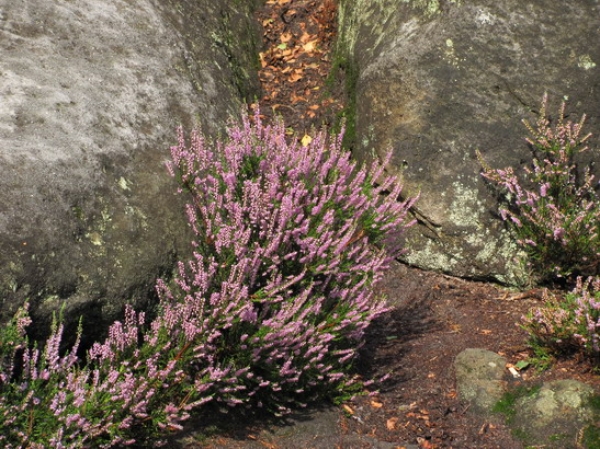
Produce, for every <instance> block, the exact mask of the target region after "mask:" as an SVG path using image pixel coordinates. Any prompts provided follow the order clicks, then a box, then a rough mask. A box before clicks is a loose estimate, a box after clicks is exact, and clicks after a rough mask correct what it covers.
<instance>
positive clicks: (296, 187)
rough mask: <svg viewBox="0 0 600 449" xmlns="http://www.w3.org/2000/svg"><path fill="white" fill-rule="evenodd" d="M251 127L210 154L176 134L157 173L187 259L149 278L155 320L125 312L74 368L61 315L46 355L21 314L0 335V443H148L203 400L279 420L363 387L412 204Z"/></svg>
mask: <svg viewBox="0 0 600 449" xmlns="http://www.w3.org/2000/svg"><path fill="white" fill-rule="evenodd" d="M254 121H255V122H254V125H251V123H250V119H249V118H248V117H245V118H244V120H243V126H241V127H232V128H231V129H230V130H229V135H228V138H227V139H225V140H224V141H218V142H217V143H216V144H214V145H209V144H207V143H206V141H205V138H204V137H203V136H202V135H201V134H199V133H192V136H191V141H190V143H189V145H188V144H186V142H185V137H184V134H183V132H182V131H180V133H179V143H178V145H177V146H175V147H173V148H172V151H171V153H172V159H173V160H172V161H171V162H170V163H169V164H168V168H169V171H170V173H171V174H172V175H173V176H177V178H178V179H179V181H180V182H181V192H184V191H185V192H186V194H188V195H189V198H190V199H191V202H190V204H189V205H188V207H187V219H188V221H189V223H190V226H191V227H192V229H193V231H194V234H195V238H194V241H193V256H192V258H191V260H188V261H184V262H179V264H178V266H177V269H176V275H175V278H174V279H173V281H172V282H169V283H167V282H165V281H163V280H158V281H157V291H158V293H159V297H160V303H159V313H158V315H157V316H156V318H154V319H153V320H151V321H150V322H148V323H147V322H146V316H145V314H144V313H143V312H135V311H134V310H133V309H132V308H131V307H127V308H126V310H125V315H124V319H123V320H122V321H116V322H115V323H113V325H112V326H111V327H110V329H109V331H108V336H107V338H106V339H105V340H104V341H103V342H99V343H96V344H94V345H93V346H92V347H91V348H90V349H89V350H88V351H87V353H86V357H85V358H84V359H79V358H78V357H77V351H78V345H79V338H77V341H76V343H75V345H74V346H73V347H72V348H71V349H70V350H69V351H66V352H64V351H61V350H60V348H61V341H62V334H63V330H64V328H63V326H62V324H61V320H60V319H57V320H55V322H54V325H53V328H52V332H51V335H50V337H49V339H48V340H47V341H46V342H45V344H44V346H43V348H38V347H37V345H35V344H34V345H32V344H30V342H29V341H28V339H27V337H26V327H27V326H28V325H29V324H30V323H31V320H30V318H29V316H28V313H27V308H26V307H25V308H23V309H21V310H19V311H18V313H17V315H16V316H15V318H14V319H13V321H12V322H11V323H9V324H8V325H7V326H4V327H2V328H0V362H1V364H0V443H1V444H2V445H3V447H6V448H84V447H85V448H88V447H90V448H91V447H101V448H108V447H114V446H127V445H132V444H134V443H135V444H138V445H139V444H142V445H143V446H144V447H148V446H150V445H157V444H159V443H160V441H159V440H157V439H156V438H157V437H158V435H160V434H161V432H165V431H169V430H178V429H181V426H182V423H183V422H184V421H185V420H186V419H187V418H188V417H189V416H190V413H191V412H192V410H194V409H198V408H200V407H201V406H202V405H204V404H206V403H208V402H211V401H212V402H216V403H219V404H223V405H226V406H232V407H233V406H237V405H245V406H258V407H261V406H264V407H266V408H267V409H268V410H271V411H274V412H277V413H281V412H286V411H288V410H289V408H290V407H291V406H294V405H296V406H297V405H304V404H305V403H306V402H307V401H309V400H313V399H317V398H324V397H328V398H336V397H342V396H344V395H346V394H351V393H352V392H354V391H355V390H356V389H357V388H359V387H360V382H358V380H357V379H356V378H353V377H352V376H351V375H350V369H351V366H352V361H353V360H354V358H355V357H356V354H357V351H358V349H359V348H360V346H361V343H362V337H363V335H364V332H365V329H366V328H367V326H368V325H369V323H370V322H371V321H372V320H373V319H374V318H375V317H377V316H378V315H379V314H381V313H382V312H383V311H384V310H385V303H384V299H383V298H381V297H376V296H374V294H373V285H374V284H375V283H376V282H377V281H378V280H379V279H380V277H381V275H382V272H383V270H384V269H385V268H386V265H387V263H388V261H389V260H390V258H391V257H393V256H394V255H396V254H398V252H399V251H400V248H399V247H398V245H397V243H395V242H397V241H398V240H397V235H396V234H398V233H401V232H402V231H403V230H404V228H406V227H407V226H409V225H410V224H411V223H408V222H407V221H406V215H407V212H408V209H409V208H410V206H411V205H412V204H413V202H414V201H415V199H406V200H403V201H402V200H399V196H400V193H401V187H400V185H399V184H398V183H397V182H396V180H395V179H394V178H392V177H385V176H383V167H384V165H385V163H386V162H387V161H383V162H382V163H374V164H373V165H372V166H370V167H362V166H361V167H359V166H358V165H357V164H356V163H355V162H352V161H351V159H350V157H349V154H348V153H346V152H344V151H342V149H341V143H340V142H341V136H338V137H337V138H334V139H331V140H328V139H327V137H326V136H325V135H324V134H323V135H320V136H315V139H314V140H313V141H312V142H311V143H310V144H308V145H299V144H298V143H296V142H294V143H291V144H290V143H287V142H286V136H285V130H284V128H283V125H281V124H279V125H275V126H273V127H265V126H263V125H262V123H261V122H260V119H259V116H258V115H256V116H255V118H254ZM375 180H377V181H378V182H379V184H377V185H375ZM81 331H82V328H81V326H80V328H79V333H78V336H80V335H81Z"/></svg>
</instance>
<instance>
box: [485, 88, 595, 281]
mask: <svg viewBox="0 0 600 449" xmlns="http://www.w3.org/2000/svg"><path fill="white" fill-rule="evenodd" d="M547 101H548V98H547V95H545V96H544V99H543V101H542V108H541V111H540V118H539V120H538V121H537V123H536V124H535V126H533V125H530V124H529V123H528V122H527V121H524V123H525V125H526V127H527V129H528V131H529V133H530V137H529V138H527V142H528V143H529V144H530V146H531V149H532V151H533V162H532V164H531V166H526V167H524V169H523V172H522V173H521V174H520V175H518V174H517V173H516V172H515V170H514V169H513V168H512V167H508V168H505V169H493V168H491V167H489V166H488V165H487V164H486V163H485V162H484V161H483V159H482V158H481V155H479V156H480V161H481V163H482V165H483V167H484V171H483V176H484V177H485V178H486V179H487V180H489V181H490V182H491V183H492V184H494V185H495V187H496V188H497V189H498V191H499V193H500V194H501V195H502V196H501V199H502V201H503V203H504V204H503V206H502V207H501V208H500V215H501V217H502V219H503V220H505V221H506V222H507V223H508V224H509V225H510V227H511V228H512V229H513V230H514V232H515V234H516V236H517V237H518V240H517V242H518V243H519V244H520V246H521V247H522V248H523V249H524V251H525V252H526V254H527V263H528V264H529V266H530V268H531V271H532V272H533V274H534V275H536V276H537V277H538V280H539V281H541V282H547V281H552V280H555V279H557V278H560V277H563V278H569V277H570V278H574V277H575V276H577V275H583V276H588V275H596V274H598V272H599V271H598V270H599V267H600V265H599V263H600V230H599V229H598V222H599V219H600V201H599V198H598V193H597V184H596V182H595V181H594V176H593V175H592V174H591V173H590V169H589V167H585V168H581V167H579V166H578V163H577V159H578V155H580V154H581V153H583V152H585V151H588V147H587V145H586V142H587V140H588V139H589V137H590V136H591V134H583V125H584V122H585V115H584V116H583V117H582V118H581V120H580V121H579V122H577V123H574V122H571V121H567V120H565V116H564V110H565V103H564V102H563V103H562V105H561V108H560V111H559V115H558V119H557V120H556V122H555V123H551V122H550V120H549V119H548V118H547V117H546V106H547Z"/></svg>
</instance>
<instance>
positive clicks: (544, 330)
mask: <svg viewBox="0 0 600 449" xmlns="http://www.w3.org/2000/svg"><path fill="white" fill-rule="evenodd" d="M522 323H523V328H524V329H525V330H526V331H527V332H528V333H529V334H530V336H531V338H532V343H533V344H534V345H539V346H544V347H547V348H548V349H550V350H552V351H553V352H555V353H558V354H568V353H573V352H577V351H581V352H583V353H585V354H586V355H587V356H589V357H592V358H595V359H596V360H597V359H598V356H600V333H599V332H600V278H599V277H588V278H587V279H585V280H584V279H583V278H582V277H579V278H577V283H576V286H575V288H574V289H573V290H572V291H570V292H569V293H567V294H566V295H565V296H564V297H563V298H561V297H556V296H553V295H550V294H549V293H548V292H546V294H545V298H544V306H543V307H536V308H534V309H532V310H531V311H530V312H529V313H528V314H527V315H525V316H524V317H523V318H522Z"/></svg>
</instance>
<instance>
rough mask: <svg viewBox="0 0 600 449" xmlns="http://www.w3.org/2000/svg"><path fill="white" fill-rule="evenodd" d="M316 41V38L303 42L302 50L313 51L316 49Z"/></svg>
mask: <svg viewBox="0 0 600 449" xmlns="http://www.w3.org/2000/svg"><path fill="white" fill-rule="evenodd" d="M317 42H318V40H317V39H315V40H313V41H309V42H307V43H306V44H304V45H303V46H302V48H303V49H304V51H305V52H306V53H313V52H314V51H315V50H316V48H317Z"/></svg>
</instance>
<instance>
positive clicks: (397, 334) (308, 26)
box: [176, 0, 600, 449]
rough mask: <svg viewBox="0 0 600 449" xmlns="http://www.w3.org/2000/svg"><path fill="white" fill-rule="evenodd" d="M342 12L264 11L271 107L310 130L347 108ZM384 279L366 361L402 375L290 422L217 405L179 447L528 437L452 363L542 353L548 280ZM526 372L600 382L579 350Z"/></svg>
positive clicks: (397, 273) (487, 443) (278, 6)
mask: <svg viewBox="0 0 600 449" xmlns="http://www.w3.org/2000/svg"><path fill="white" fill-rule="evenodd" d="M335 13H336V3H335V1H334V0H269V1H267V2H265V4H264V6H263V7H262V8H260V10H259V11H258V12H257V20H258V21H259V23H260V24H261V25H262V26H263V29H264V48H263V52H262V53H261V61H262V70H261V71H260V72H259V77H260V79H261V82H262V86H263V96H262V98H261V99H260V101H259V106H260V110H261V114H263V116H264V117H265V119H267V120H269V119H271V118H272V117H273V116H274V115H278V116H280V117H282V118H283V120H284V122H285V124H286V126H289V127H290V128H291V129H293V130H294V131H295V135H296V136H299V137H301V136H303V135H304V134H305V133H306V132H310V130H311V129H315V128H317V129H319V128H321V127H323V126H324V127H330V126H331V125H332V124H334V123H335V122H336V120H337V117H338V114H339V113H340V111H342V109H343V94H342V89H341V86H342V85H343V80H342V79H337V80H334V82H332V83H330V84H329V85H328V87H325V84H324V81H325V78H326V77H327V76H328V74H329V72H330V68H331V60H330V58H331V48H332V46H333V43H334V42H335ZM338 75H340V76H341V75H343V73H340V74H338ZM256 106H257V105H256V104H255V105H252V108H254V107H256ZM290 134H291V132H290ZM379 288H380V289H381V292H382V293H383V294H385V295H386V297H387V298H388V299H389V301H390V306H391V307H392V309H391V311H390V312H389V313H387V314H386V315H384V316H382V317H381V318H380V319H379V320H378V321H377V322H375V323H373V325H372V326H371V330H370V332H369V335H368V338H367V343H366V345H365V347H364V350H363V351H362V352H363V354H362V357H361V359H360V360H359V363H358V366H357V369H358V372H359V373H360V374H361V375H362V376H363V377H364V378H365V379H372V378H381V377H382V376H383V375H386V374H389V375H390V377H389V379H388V380H387V381H386V382H384V383H383V385H380V386H379V388H380V391H379V393H378V394H375V395H371V396H369V395H364V396H359V397H358V398H356V399H354V400H352V401H350V402H347V403H345V404H342V405H340V406H335V407H334V406H330V407H327V406H323V407H316V406H315V407H313V408H311V409H309V410H307V411H304V412H299V413H298V414H296V415H293V416H292V417H289V418H288V419H285V420H279V421H278V420H275V419H272V418H271V417H266V416H254V417H248V416H240V415H235V414H233V415H232V414H231V413H229V414H227V415H222V414H219V413H218V412H217V411H215V413H210V414H208V415H205V416H203V417H201V418H199V419H198V420H195V421H194V423H191V425H190V429H191V430H190V433H189V434H188V435H187V436H186V437H185V438H183V439H179V443H178V445H177V446H176V447H180V448H181V447H184V448H186V449H192V448H205V449H208V448H247V449H251V448H252V449H253V448H271V449H295V448H298V449H300V448H303V449H308V448H315V449H332V448H339V449H355V448H387V449H395V448H419V449H440V448H456V449H469V448H473V449H517V448H521V447H522V445H521V443H520V442H519V441H517V440H515V439H514V438H513V437H512V435H511V432H510V430H509V429H508V428H506V427H505V426H504V425H503V424H502V421H501V420H500V419H497V420H495V419H493V420H485V419H483V418H481V417H479V416H476V415H474V414H472V413H470V412H469V410H468V406H466V405H465V404H464V403H462V402H461V401H460V398H459V397H458V395H457V391H456V386H455V378H454V370H453V367H452V364H453V361H454V358H455V356H456V355H457V354H458V353H459V352H461V351H462V350H463V349H466V348H485V349H488V350H491V351H494V352H497V353H498V354H500V355H502V356H504V357H506V359H507V360H508V362H509V363H512V364H515V363H516V362H518V361H519V360H523V359H527V358H529V357H531V356H532V353H531V350H530V348H529V347H528V346H527V343H526V337H527V336H526V334H525V332H524V331H523V330H522V329H521V328H520V327H519V326H518V322H519V319H520V317H521V316H522V315H523V314H524V313H526V312H527V311H528V310H529V309H530V308H531V307H535V306H539V305H540V304H541V294H540V290H531V291H529V292H526V293H519V292H515V291H510V290H506V289H503V288H501V287H499V286H496V285H494V284H489V283H483V282H473V281H467V280H463V279H459V278H454V277H450V276H446V275H443V274H439V273H433V272H427V271H422V270H419V269H416V268H410V267H407V266H404V265H401V264H394V265H393V267H392V268H391V269H390V271H389V272H388V273H387V275H386V277H385V279H384V281H383V282H382V283H381V285H380V286H379ZM521 374H522V378H523V380H526V381H535V380H551V379H558V378H575V379H578V380H582V381H585V382H588V383H590V384H592V385H594V386H596V387H598V386H600V379H599V376H598V375H597V371H595V370H594V367H593V366H592V365H591V364H589V363H588V362H587V361H585V360H578V359H576V358H571V359H565V360H559V361H555V363H554V364H553V365H552V368H551V369H550V370H547V371H545V372H541V373H540V372H538V371H535V370H534V369H529V370H527V371H524V372H522V373H521ZM507 375H508V374H507ZM195 431H199V432H200V433H204V434H206V432H207V431H208V432H209V433H210V434H211V435H212V436H204V437H199V436H198V434H197V433H196V432H195Z"/></svg>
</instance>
